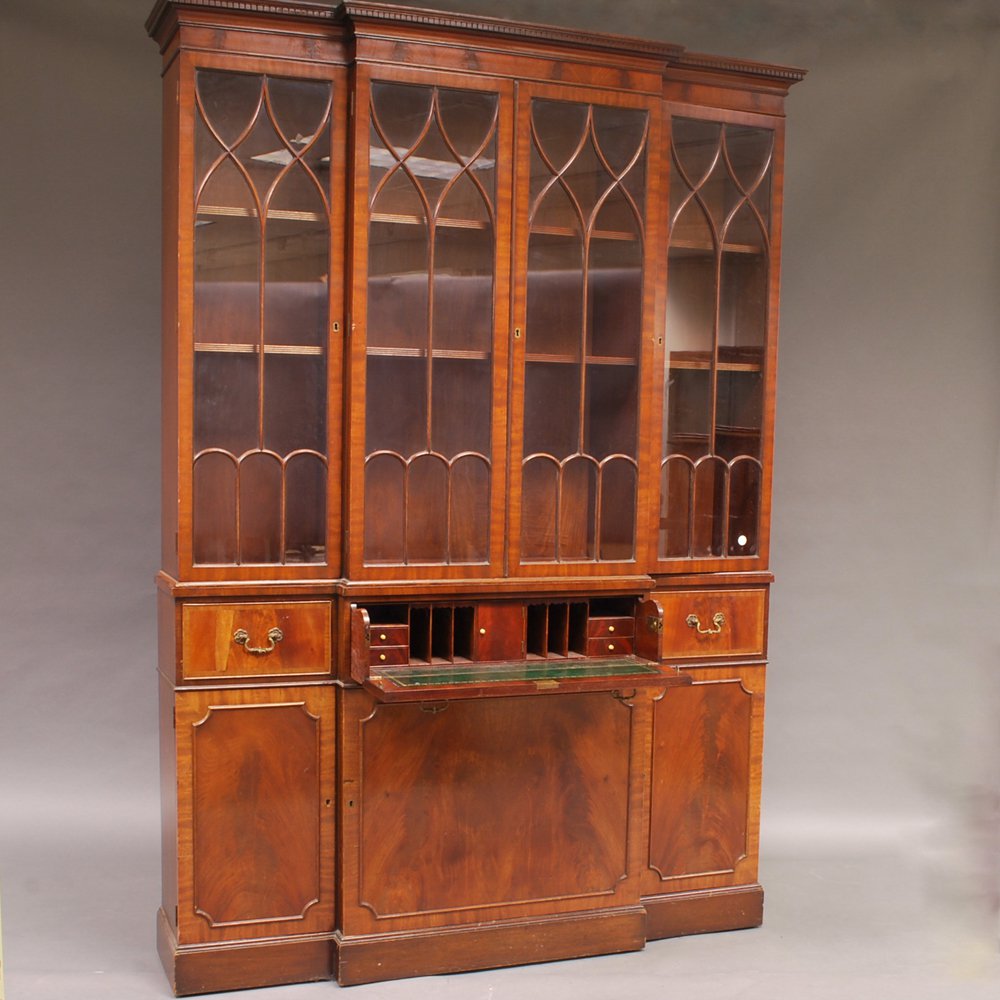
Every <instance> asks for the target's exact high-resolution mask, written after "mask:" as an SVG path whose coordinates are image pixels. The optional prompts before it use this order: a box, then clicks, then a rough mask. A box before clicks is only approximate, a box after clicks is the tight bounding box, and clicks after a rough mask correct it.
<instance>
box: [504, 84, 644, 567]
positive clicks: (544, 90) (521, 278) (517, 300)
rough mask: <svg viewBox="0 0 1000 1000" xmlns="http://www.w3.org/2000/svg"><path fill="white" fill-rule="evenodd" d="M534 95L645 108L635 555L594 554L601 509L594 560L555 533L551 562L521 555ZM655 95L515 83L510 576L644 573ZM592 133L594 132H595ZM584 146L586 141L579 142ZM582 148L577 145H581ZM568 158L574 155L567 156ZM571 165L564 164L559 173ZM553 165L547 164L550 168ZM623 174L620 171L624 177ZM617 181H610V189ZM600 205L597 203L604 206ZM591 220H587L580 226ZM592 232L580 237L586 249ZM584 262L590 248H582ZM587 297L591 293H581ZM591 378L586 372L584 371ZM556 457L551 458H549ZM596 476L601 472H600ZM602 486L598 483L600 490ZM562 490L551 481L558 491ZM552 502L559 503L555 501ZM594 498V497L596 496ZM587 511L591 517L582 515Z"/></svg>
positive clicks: (585, 362) (560, 474) (585, 363)
mask: <svg viewBox="0 0 1000 1000" xmlns="http://www.w3.org/2000/svg"><path fill="white" fill-rule="evenodd" d="M536 99H539V100H542V101H545V100H549V101H566V102H569V103H573V104H588V105H591V106H595V107H606V108H613V109H619V108H620V109H638V110H645V111H646V112H647V114H648V120H647V131H646V137H645V157H646V160H645V203H644V210H643V212H642V213H641V215H642V227H643V233H642V292H641V304H640V318H639V329H638V336H637V343H636V347H635V350H636V354H637V364H638V368H639V371H638V378H637V386H636V388H637V400H636V414H635V422H636V431H635V466H636V484H635V519H634V524H633V539H634V542H633V558H631V559H617V560H616V559H606V560H601V559H599V558H597V555H598V554H599V547H600V545H601V541H600V537H599V536H600V512H599V511H598V512H597V513H595V514H594V521H595V524H594V525H593V529H594V539H593V542H592V545H593V550H594V554H595V557H594V558H591V559H580V558H566V559H561V558H560V557H559V555H558V547H559V545H560V544H561V543H560V540H559V539H558V538H554V539H553V548H554V550H555V551H556V552H557V556H556V558H555V559H554V560H548V561H542V560H541V559H539V560H531V561H528V560H522V551H523V547H524V546H523V540H522V527H523V517H522V509H523V503H522V484H523V472H522V461H523V457H524V450H525V414H524V407H525V385H526V364H527V363H528V357H527V355H528V344H529V341H530V340H531V330H530V329H528V264H529V239H530V236H531V220H530V212H531V206H530V204H529V202H530V200H531V196H530V190H531V187H530V186H531V154H532V146H533V139H532V102H533V101H534V100H536ZM661 105H662V99H661V97H660V96H659V95H658V94H656V95H649V94H644V93H635V92H626V91H614V90H604V89H601V88H595V87H583V86H568V85H558V84H547V83H536V82H531V83H520V84H519V85H518V106H517V134H516V163H517V172H516V177H515V205H516V219H515V232H514V243H513V254H514V267H513V275H514V281H513V287H512V317H513V318H512V324H513V327H514V329H513V331H512V332H513V337H512V341H511V342H512V359H511V398H510V468H509V491H508V494H509V495H508V518H507V538H508V567H509V574H510V575H511V576H521V577H537V576H546V577H562V576H574V577H586V576H593V577H601V576H607V575H615V574H628V573H636V572H645V571H646V568H647V567H646V562H647V554H646V551H645V545H644V541H643V532H644V528H645V525H646V523H647V520H648V513H647V511H648V509H649V508H650V507H651V506H652V504H653V503H654V496H653V488H654V486H655V482H654V477H653V476H652V467H653V455H654V447H655V443H656V442H655V440H654V435H653V434H652V433H651V430H650V429H651V427H652V420H653V419H654V416H655V410H656V407H655V406H654V405H653V403H652V399H653V394H654V388H655V382H654V378H653V376H654V371H655V367H656V366H655V365H654V364H653V363H652V362H653V359H654V357H655V355H654V351H653V347H654V344H653V341H652V333H653V322H654V317H655V314H656V310H655V301H656V281H657V278H658V276H659V270H660V269H659V266H658V257H657V255H658V253H659V247H660V245H661V243H662V238H661V236H660V214H661V213H660V207H659V206H660V200H661V193H660V192H661V184H660V177H659V175H660V170H659V169H658V168H659V162H660V135H661ZM595 134H596V133H595ZM583 144H584V145H585V144H586V138H584V140H583ZM580 148H582V146H581V147H580ZM571 159H572V158H571ZM568 165H569V162H567V164H566V165H564V167H563V169H564V170H565V169H566V167H568ZM549 169H551V168H549ZM627 173H628V171H624V172H623V173H622V174H621V175H620V176H622V177H624V176H627ZM616 186H619V185H614V184H613V185H611V188H609V190H611V189H613V188H615V187H616ZM603 204H604V203H601V207H603ZM597 214H599V209H598V210H597V211H593V212H592V219H591V223H592V225H591V229H596V228H597V227H596V219H597ZM585 225H589V224H585ZM590 238H591V234H590V229H588V231H587V236H586V241H587V244H588V246H589V241H590ZM588 259H589V252H588ZM592 273H593V272H589V273H588V272H586V271H584V270H581V276H582V280H583V282H587V281H588V280H589V277H590V276H591V274H592ZM585 294H589V292H585ZM583 322H584V324H585V327H586V328H587V329H588V331H589V321H588V320H587V319H586V317H583ZM589 360H590V359H589V358H588V357H585V356H583V354H582V353H581V358H580V361H581V362H582V363H581V365H580V367H581V368H584V369H585V368H587V367H595V366H593V365H590V364H589ZM584 378H585V379H587V380H589V378H590V375H586V376H584ZM580 391H581V399H580V417H579V420H580V427H578V433H579V434H580V435H581V439H582V436H583V434H584V430H583V422H584V418H583V409H584V399H583V395H582V393H583V389H582V388H581V390H580ZM573 457H574V456H570V457H568V458H563V459H561V460H560V461H559V462H557V466H558V468H559V469H560V472H558V473H557V480H558V481H559V482H561V481H562V477H563V471H562V466H563V465H564V464H566V463H568V462H570V461H572V459H573ZM578 457H579V458H580V459H582V460H583V461H585V462H589V461H593V459H591V458H589V457H587V456H585V455H583V454H581V455H580V456H578ZM553 459H555V457H553ZM602 474H603V472H602V473H600V475H602ZM599 489H600V487H598V490H599ZM558 491H560V487H558V486H557V492H558ZM557 502H558V501H557ZM595 503H596V501H595ZM560 516H561V515H560V513H558V512H556V513H555V514H554V515H553V517H554V518H555V521H554V531H555V534H556V535H557V536H558V534H559V519H560ZM588 516H589V515H588Z"/></svg>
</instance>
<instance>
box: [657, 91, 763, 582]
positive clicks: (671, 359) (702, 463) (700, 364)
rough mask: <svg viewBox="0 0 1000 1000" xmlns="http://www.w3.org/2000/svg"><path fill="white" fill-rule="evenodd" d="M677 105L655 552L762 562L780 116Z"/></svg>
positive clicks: (672, 564)
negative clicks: (770, 116)
mask: <svg viewBox="0 0 1000 1000" xmlns="http://www.w3.org/2000/svg"><path fill="white" fill-rule="evenodd" d="M672 110H673V114H672V115H671V117H670V123H669V134H670V143H669V148H670V159H669V219H668V224H669V233H668V236H667V240H666V244H667V298H666V313H665V325H664V330H663V339H664V340H665V342H666V346H665V349H664V353H663V368H662V374H661V378H662V382H661V384H662V386H663V417H662V422H661V435H660V446H661V452H660V459H659V484H658V492H659V512H658V520H657V523H656V525H655V526H654V529H653V535H654V537H655V539H656V542H655V544H656V558H657V561H658V563H659V566H660V568H661V569H667V568H680V567H681V566H684V567H685V568H687V569H695V568H705V569H709V568H714V569H723V568H725V569H730V568H731V569H752V568H760V566H761V565H762V564H765V565H766V556H767V545H766V543H767V537H768V531H767V528H768V525H767V522H768V514H769V508H770V464H771V415H772V409H773V407H772V405H771V400H772V399H773V393H774V351H775V343H776V336H777V294H778V274H777V270H778V260H779V242H780V217H779V212H780V195H781V152H782V132H781V124H780V122H779V121H777V120H775V119H771V118H762V117H760V116H752V115H745V114H735V113H731V114H727V115H722V114H720V113H719V112H708V111H705V110H704V109H690V108H673V109H672ZM720 560H725V562H724V563H723V562H720ZM737 560H738V562H737Z"/></svg>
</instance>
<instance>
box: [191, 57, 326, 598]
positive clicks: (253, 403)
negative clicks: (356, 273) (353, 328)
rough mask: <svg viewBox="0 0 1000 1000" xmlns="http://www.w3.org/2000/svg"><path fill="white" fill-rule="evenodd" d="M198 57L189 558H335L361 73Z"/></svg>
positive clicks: (251, 568) (209, 563)
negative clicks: (353, 100)
mask: <svg viewBox="0 0 1000 1000" xmlns="http://www.w3.org/2000/svg"><path fill="white" fill-rule="evenodd" d="M185 66H187V67H188V68H187V70H185V72H184V73H183V74H182V89H181V97H180V100H181V115H182V120H183V121H186V122H187V123H188V124H189V127H190V130H191V133H192V136H193V140H192V148H191V153H190V154H189V157H186V158H184V159H182V169H181V175H180V176H181V183H180V188H181V190H180V206H179V210H180V213H181V214H180V218H181V220H182V224H181V244H182V254H181V261H182V264H185V266H182V267H181V269H180V272H179V287H178V298H179V301H180V303H181V309H180V313H179V317H180V323H179V337H180V340H179V345H178V346H179V352H178V365H179V369H178V374H179V376H180V385H181V396H180V399H179V401H178V402H179V410H180V412H179V422H180V424H179V430H180V440H181V445H180V455H179V459H178V465H179V474H180V477H181V484H182V489H181V490H180V497H179V499H180V504H181V509H180V532H179V537H178V549H179V558H180V562H181V565H182V566H184V567H185V568H188V569H189V570H190V572H191V573H192V575H194V576H195V577H200V578H206V579H218V578H220V577H226V578H231V577H233V576H237V577H253V576H258V577H259V576H261V575H263V574H264V573H265V568H266V575H267V576H268V577H275V576H278V577H281V576H288V575H291V574H295V575H297V576H321V575H331V574H335V573H337V572H338V571H339V566H340V551H339V549H340V541H339V539H340V531H339V511H340V505H339V503H338V502H337V500H336V497H337V493H338V491H339V455H338V451H339V439H340V425H341V420H340V378H341V371H340V358H341V346H340V345H341V341H340V337H341V332H340V331H341V321H342V313H343V305H342V298H343V282H342V269H343V252H342V249H341V248H342V243H343V209H342V207H341V200H340V199H338V198H337V197H336V196H335V195H334V192H336V191H337V190H338V189H340V188H341V187H342V185H343V161H344V155H343V149H344V143H345V134H344V133H345V126H344V118H345V109H346V89H345V83H344V75H343V72H342V71H339V70H330V69H328V68H323V67H318V66H314V65H308V66H298V65H295V64H288V63H278V62H269V61H267V60H249V59H241V58H237V57H221V56H218V55H208V54H203V55H198V56H196V57H185ZM192 208H193V217H192ZM188 254H189V255H188ZM188 261H189V262H190V263H189V264H188V263H186V262H188ZM189 392H190V395H188V393H189Z"/></svg>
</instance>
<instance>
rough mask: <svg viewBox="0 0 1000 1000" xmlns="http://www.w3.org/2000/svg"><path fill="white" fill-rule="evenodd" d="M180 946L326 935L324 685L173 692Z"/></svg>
mask: <svg viewBox="0 0 1000 1000" xmlns="http://www.w3.org/2000/svg"><path fill="white" fill-rule="evenodd" d="M176 711H177V715H176V719H177V758H178V759H177V774H178V838H179V841H178V843H179V853H178V861H179V867H178V883H179V884H178V889H179V894H178V941H179V943H180V944H192V943H196V942H204V941H218V940H235V939H239V938H253V937H271V936H275V935H282V934H306V933H311V932H319V931H331V930H333V896H334V885H333V876H334V841H333V833H334V809H333V798H334V789H333V773H334V710H333V690H332V688H329V687H308V688H272V689H266V690H265V689H248V690H227V691H186V692H182V693H180V694H178V695H177V710H176Z"/></svg>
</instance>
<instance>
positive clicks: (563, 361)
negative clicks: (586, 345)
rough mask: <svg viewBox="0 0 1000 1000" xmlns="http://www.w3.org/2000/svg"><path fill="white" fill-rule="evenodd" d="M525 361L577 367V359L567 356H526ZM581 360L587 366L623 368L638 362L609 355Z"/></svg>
mask: <svg viewBox="0 0 1000 1000" xmlns="http://www.w3.org/2000/svg"><path fill="white" fill-rule="evenodd" d="M524 359H525V361H532V362H535V363H538V364H547V365H578V364H579V363H580V358H579V357H573V356H572V355H569V354H526V355H525V356H524ZM583 360H584V361H585V362H586V363H587V364H588V365H618V366H620V367H624V368H634V367H635V366H636V365H637V364H638V361H637V360H636V359H635V358H628V357H616V356H615V355H610V354H588V355H586V356H585V357H584V358H583Z"/></svg>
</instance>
